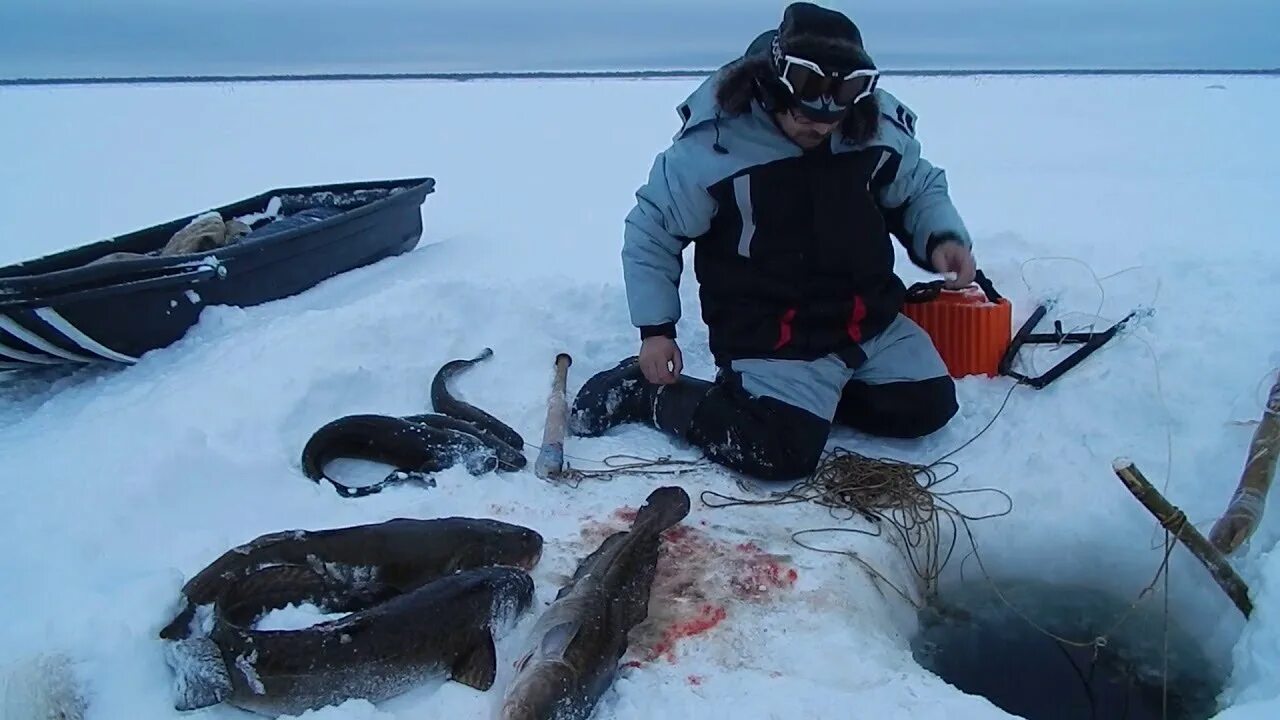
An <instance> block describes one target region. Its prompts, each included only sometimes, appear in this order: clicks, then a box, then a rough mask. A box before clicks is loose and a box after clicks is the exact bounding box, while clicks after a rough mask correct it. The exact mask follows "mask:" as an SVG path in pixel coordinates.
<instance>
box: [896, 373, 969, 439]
mask: <svg viewBox="0 0 1280 720" xmlns="http://www.w3.org/2000/svg"><path fill="white" fill-rule="evenodd" d="M915 386H916V389H917V395H916V398H915V399H916V400H918V404H916V405H915V412H913V413H910V414H908V415H907V416H906V419H905V421H904V423H903V431H904V435H903V437H913V438H916V437H924V436H925V435H928V434H930V433H934V432H937V431H938V430H941V429H942V428H944V427H946V425H947V423H949V422H951V418H953V417H955V416H956V413H957V412H959V411H960V403H959V401H957V400H956V383H955V381H954V380H952V379H951V378H950V377H948V376H945V375H944V376H941V377H936V378H930V379H929V380H921V381H920V382H918V383H915ZM912 421H914V422H912Z"/></svg>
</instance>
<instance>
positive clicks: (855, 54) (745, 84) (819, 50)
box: [716, 2, 879, 142]
mask: <svg viewBox="0 0 1280 720" xmlns="http://www.w3.org/2000/svg"><path fill="white" fill-rule="evenodd" d="M775 53H777V54H792V55H795V56H797V57H803V58H805V59H807V60H812V61H813V62H816V63H818V64H819V65H820V66H822V67H823V69H824V70H826V71H828V72H830V71H833V70H834V71H836V72H848V71H850V70H855V69H862V68H866V69H871V68H874V67H875V64H874V63H873V62H872V60H871V57H870V56H869V55H868V54H867V52H866V49H865V48H864V47H863V45H862V33H861V32H860V31H859V30H858V26H857V25H855V24H854V23H853V21H852V20H850V19H849V18H848V17H846V16H845V15H844V14H843V13H840V12H837V11H835V10H828V9H826V8H823V7H819V6H818V5H814V4H813V3H808V2H793V3H791V4H790V5H788V6H787V7H786V9H785V10H784V11H783V16H782V23H781V24H780V25H779V26H778V27H777V28H775V29H772V30H766V31H765V32H762V33H760V34H759V35H758V36H756V38H755V39H754V40H753V41H752V42H751V44H750V45H749V46H748V47H747V50H746V52H745V53H744V54H743V55H742V57H740V58H738V59H737V60H735V61H733V62H731V63H729V64H728V65H726V66H724V67H723V68H721V72H720V78H719V82H718V85H717V88H716V102H717V103H718V104H719V106H720V108H721V109H722V110H724V111H725V112H727V113H728V114H730V115H737V114H740V113H743V112H746V111H747V109H748V107H749V105H750V103H751V101H752V100H753V99H756V100H759V101H760V102H761V103H762V104H763V106H764V108H765V109H766V110H768V111H770V112H773V111H779V110H784V109H786V108H787V107H789V106H791V105H792V104H793V102H794V99H793V98H792V97H791V94H790V92H788V91H787V88H786V86H785V85H783V84H782V82H781V81H780V80H779V79H778V72H779V69H780V68H779V65H778V62H777V56H776V55H775ZM878 114H879V109H878V104H877V102H876V99H875V96H869V97H866V98H864V99H863V100H861V101H860V102H858V103H857V104H855V105H854V106H853V110H852V112H850V113H849V114H848V116H847V117H845V119H844V120H843V121H842V122H841V127H842V132H843V133H844V135H845V137H846V138H847V139H849V140H850V141H853V142H857V141H859V140H865V139H866V138H868V137H870V135H871V134H872V133H873V132H874V130H875V127H876V124H877V122H878V120H877V116H878Z"/></svg>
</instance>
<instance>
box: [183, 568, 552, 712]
mask: <svg viewBox="0 0 1280 720" xmlns="http://www.w3.org/2000/svg"><path fill="white" fill-rule="evenodd" d="M335 582H336V581H335V578H334V577H333V576H331V575H326V574H324V573H321V572H316V571H315V570H313V569H312V568H309V567H306V566H299V565H275V566H270V567H265V568H262V569H260V570H257V571H256V572H254V573H252V574H250V575H248V576H247V577H245V578H243V579H242V580H240V581H238V582H235V583H231V584H229V585H226V586H225V587H224V588H223V590H222V592H220V593H219V594H218V596H217V598H215V600H214V609H213V615H212V621H211V624H212V627H211V628H210V630H209V632H208V635H207V636H204V637H192V638H187V639H184V640H179V641H176V642H174V643H172V644H171V645H170V656H169V662H170V665H171V666H172V667H173V668H174V671H175V673H176V675H177V689H178V693H177V696H178V697H177V701H176V702H175V708H177V709H178V710H195V709H198V708H202V707H208V706H210V705H215V704H218V703H222V702H225V703H228V704H230V705H234V706H236V707H239V708H242V709H245V710H250V711H253V712H258V713H262V714H266V715H272V716H278V715H298V714H301V713H303V712H306V711H307V710H313V709H318V708H321V707H325V706H328V705H337V704H341V703H343V702H345V701H347V700H349V699H353V698H358V699H365V700H368V701H370V702H378V701H381V700H386V699H388V698H391V697H394V696H396V695H399V694H401V693H404V692H406V691H408V690H411V689H414V688H416V687H419V686H422V685H424V684H427V683H430V682H432V681H447V680H454V681H456V682H460V683H463V684H465V685H468V686H470V687H473V688H476V689H477V690H481V691H484V690H488V689H489V688H490V687H491V686H492V685H493V682H494V676H495V673H496V670H497V661H496V653H495V648H494V641H495V637H500V636H501V635H503V634H505V633H506V632H507V631H508V630H509V629H510V628H511V627H512V626H513V625H514V624H515V623H516V622H517V621H518V619H519V617H520V616H521V614H523V613H524V612H525V611H526V610H527V609H528V607H529V605H530V603H531V602H532V599H533V580H532V579H530V577H529V575H528V574H527V573H526V572H525V571H523V570H521V569H519V568H514V567H506V566H494V567H483V568H474V569H470V570H464V571H461V572H458V573H455V574H452V575H447V576H445V577H441V578H439V579H436V580H433V581H431V582H428V583H425V584H422V585H420V586H418V587H417V588H415V589H412V590H409V591H407V592H402V593H397V592H396V591H394V590H393V589H389V588H383V587H380V586H379V584H378V583H376V582H374V583H370V584H368V585H365V586H363V587H362V588H361V592H359V593H354V594H353V593H347V592H343V590H344V588H343V587H336V586H335ZM299 601H306V602H311V603H313V604H315V605H317V606H319V607H320V608H321V610H323V611H326V612H335V611H351V614H349V615H347V616H345V617H341V618H339V619H336V620H330V621H327V622H322V623H319V624H316V625H312V626H310V627H306V628H302V629H296V630H258V629H256V628H255V627H254V625H255V623H256V621H257V620H258V619H259V618H260V617H261V616H262V614H263V613H264V612H265V611H267V610H269V609H273V608H274V607H280V606H282V603H285V602H299Z"/></svg>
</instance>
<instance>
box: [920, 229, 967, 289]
mask: <svg viewBox="0 0 1280 720" xmlns="http://www.w3.org/2000/svg"><path fill="white" fill-rule="evenodd" d="M929 259H930V260H932V261H933V267H934V269H935V270H937V271H938V272H939V273H942V274H944V275H945V274H947V273H954V275H953V276H952V277H950V278H949V279H948V280H947V281H946V282H945V283H943V287H946V288H947V289H950V290H959V289H960V288H963V287H968V286H969V284H970V283H972V282H973V280H974V278H975V277H977V274H978V264H977V263H976V262H975V261H974V259H973V253H971V252H969V248H967V247H965V246H964V245H961V244H960V243H959V242H957V241H955V240H946V241H943V242H942V243H939V244H938V246H937V247H935V248H934V249H933V255H932V256H931V257H930V258H929Z"/></svg>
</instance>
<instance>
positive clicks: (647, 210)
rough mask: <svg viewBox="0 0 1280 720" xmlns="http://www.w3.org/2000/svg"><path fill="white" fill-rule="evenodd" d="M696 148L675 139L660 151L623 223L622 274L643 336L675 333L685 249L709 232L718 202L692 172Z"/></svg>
mask: <svg viewBox="0 0 1280 720" xmlns="http://www.w3.org/2000/svg"><path fill="white" fill-rule="evenodd" d="M694 151H695V150H694V148H693V147H692V146H691V145H690V144H688V143H686V142H683V141H676V142H675V143H673V144H672V145H671V146H670V147H669V148H667V149H666V150H665V151H663V152H662V153H661V154H659V155H658V157H657V158H655V159H654V161H653V167H652V168H651V169H650V171H649V178H648V180H647V181H646V182H645V184H644V185H642V186H641V187H640V189H639V190H637V191H636V204H635V206H634V207H633V208H632V209H631V212H629V213H628V214H627V217H626V221H625V224H624V228H623V242H622V274H623V280H624V281H625V282H626V288H627V304H628V306H629V308H630V312H631V323H632V324H633V325H635V326H636V327H637V328H639V329H640V336H641V337H649V336H650V335H667V336H668V337H675V324H676V322H677V321H678V320H679V319H680V290H679V288H680V273H681V271H682V269H683V267H684V265H683V258H682V256H681V253H682V252H683V251H684V248H685V245H687V244H688V242H689V241H690V240H691V239H692V238H694V237H696V236H698V235H701V234H703V233H704V232H706V231H707V228H708V227H710V225H711V218H712V216H713V215H714V213H715V201H714V200H712V198H711V196H710V194H709V193H708V192H707V189H706V188H705V187H704V186H703V185H702V183H701V182H700V181H699V179H698V178H697V176H696V174H695V173H694V172H693V170H694V168H693V163H694V162H695V160H696V158H695V156H694V154H693V153H694Z"/></svg>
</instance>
